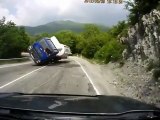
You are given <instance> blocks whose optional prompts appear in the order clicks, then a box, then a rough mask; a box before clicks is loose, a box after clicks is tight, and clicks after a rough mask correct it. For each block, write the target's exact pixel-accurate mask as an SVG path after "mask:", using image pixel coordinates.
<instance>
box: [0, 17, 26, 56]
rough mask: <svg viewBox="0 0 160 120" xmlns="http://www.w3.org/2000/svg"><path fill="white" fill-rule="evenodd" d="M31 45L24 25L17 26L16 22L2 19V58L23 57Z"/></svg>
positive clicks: (0, 53)
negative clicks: (22, 54) (23, 52)
mask: <svg viewBox="0 0 160 120" xmlns="http://www.w3.org/2000/svg"><path fill="white" fill-rule="evenodd" d="M28 45H29V36H28V35H27V34H26V33H25V29H24V28H23V27H17V26H16V25H15V23H14V22H12V21H8V22H7V21H6V20H5V17H3V18H2V19H1V20H0V59H2V58H16V57H21V52H22V51H26V49H27V47H28Z"/></svg>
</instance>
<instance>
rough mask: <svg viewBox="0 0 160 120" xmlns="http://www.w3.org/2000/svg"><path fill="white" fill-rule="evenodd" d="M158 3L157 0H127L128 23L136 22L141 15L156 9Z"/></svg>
mask: <svg viewBox="0 0 160 120" xmlns="http://www.w3.org/2000/svg"><path fill="white" fill-rule="evenodd" d="M159 4H160V3H159V0H127V1H126V9H127V10H129V11H130V14H129V16H128V17H129V23H130V24H131V25H134V24H136V23H138V22H139V20H140V18H141V17H142V15H144V14H147V13H149V12H151V10H153V9H156V8H157V6H158V5H159Z"/></svg>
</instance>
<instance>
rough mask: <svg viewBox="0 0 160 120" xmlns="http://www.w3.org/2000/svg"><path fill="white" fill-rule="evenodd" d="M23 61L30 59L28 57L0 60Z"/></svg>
mask: <svg viewBox="0 0 160 120" xmlns="http://www.w3.org/2000/svg"><path fill="white" fill-rule="evenodd" d="M25 59H30V57H22V58H10V59H0V61H12V60H25Z"/></svg>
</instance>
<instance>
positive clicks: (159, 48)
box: [120, 10, 160, 63]
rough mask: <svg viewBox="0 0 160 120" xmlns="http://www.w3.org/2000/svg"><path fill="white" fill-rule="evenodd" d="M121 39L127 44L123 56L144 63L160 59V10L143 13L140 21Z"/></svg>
mask: <svg viewBox="0 0 160 120" xmlns="http://www.w3.org/2000/svg"><path fill="white" fill-rule="evenodd" d="M120 41H121V42H123V43H125V44H126V45H127V49H125V50H124V51H123V54H122V55H123V58H124V59H129V60H133V61H136V62H138V63H142V62H144V61H149V60H154V61H157V60H158V61H159V60H160V11H158V10H153V11H152V12H151V13H149V14H146V15H143V17H142V18H141V20H140V21H139V23H137V24H135V25H134V26H133V27H130V28H129V30H128V36H127V37H121V38H120Z"/></svg>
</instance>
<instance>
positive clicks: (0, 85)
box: [0, 59, 97, 95]
mask: <svg viewBox="0 0 160 120" xmlns="http://www.w3.org/2000/svg"><path fill="white" fill-rule="evenodd" d="M0 92H22V93H51V94H79V95H96V94H97V92H96V89H95V88H94V86H93V83H92V81H91V80H90V77H89V75H88V74H87V72H86V71H85V69H84V68H83V67H82V66H81V63H79V62H76V61H74V60H72V59H67V60H62V61H60V62H59V63H53V64H49V65H46V66H35V65H34V63H32V62H28V63H25V64H15V65H4V66H0Z"/></svg>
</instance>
